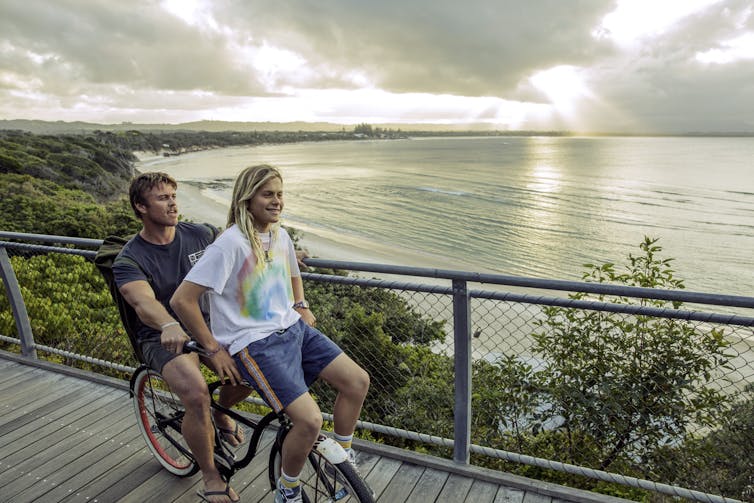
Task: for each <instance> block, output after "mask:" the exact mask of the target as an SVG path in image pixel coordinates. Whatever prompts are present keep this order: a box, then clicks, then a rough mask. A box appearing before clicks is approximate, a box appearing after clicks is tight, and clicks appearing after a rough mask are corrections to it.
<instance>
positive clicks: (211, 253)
mask: <svg viewBox="0 0 754 503" xmlns="http://www.w3.org/2000/svg"><path fill="white" fill-rule="evenodd" d="M283 206H284V205H283V177H282V176H281V174H280V172H279V171H278V170H277V169H276V168H274V167H272V166H268V165H260V166H253V167H249V168H246V169H244V170H243V171H242V172H241V173H240V174H239V175H238V178H237V179H236V182H235V186H234V188H233V197H232V202H231V208H230V211H229V214H228V223H227V228H226V230H225V231H224V232H223V234H222V235H220V236H219V237H218V238H217V240H215V242H214V243H213V244H212V245H210V246H209V247H207V249H206V251H205V253H204V255H203V256H202V258H201V259H200V260H199V262H197V264H196V265H195V266H194V267H193V268H192V269H191V271H190V272H189V274H188V275H187V276H186V278H185V279H184V281H183V283H182V284H181V285H180V286H179V287H178V289H177V290H176V292H175V295H173V298H172V300H171V301H170V304H171V306H172V307H173V309H174V310H175V312H176V313H177V314H178V316H179V317H180V318H181V320H182V321H183V323H184V324H185V325H186V326H187V327H188V329H189V330H190V331H191V333H192V334H193V335H194V337H195V338H196V339H197V340H198V341H199V342H200V343H201V344H202V345H204V347H205V348H206V349H207V350H208V351H209V352H210V353H215V352H216V353H215V355H214V356H213V360H214V361H215V364H216V365H217V366H219V367H220V368H222V369H224V371H225V372H226V374H227V375H228V376H229V378H230V380H231V382H233V383H236V382H239V381H240V380H241V379H245V380H246V381H248V382H249V383H250V384H252V385H253V386H254V387H255V389H256V390H257V391H258V392H259V393H260V395H261V396H262V397H263V398H264V399H265V401H266V402H267V403H268V404H269V405H270V406H271V407H272V408H273V409H274V410H276V411H281V410H282V411H285V412H286V414H287V415H288V416H289V417H290V418H291V420H292V422H293V428H292V429H291V432H290V433H289V434H288V436H287V437H286V439H285V443H284V444H283V449H282V451H283V452H282V470H281V471H282V475H281V477H280V479H279V480H278V490H277V492H276V493H275V502H276V503H284V502H296V501H302V499H301V488H300V482H299V474H300V473H301V470H302V469H303V466H304V463H305V462H306V456H307V453H308V452H309V451H310V450H311V448H312V447H313V445H314V442H315V441H316V439H317V435H318V434H319V432H320V430H321V428H322V415H321V412H320V409H319V407H318V406H317V404H316V402H315V401H314V399H313V398H312V397H311V395H310V394H309V391H308V389H309V386H310V385H311V384H312V383H313V382H314V381H315V380H316V379H317V378H322V379H323V380H325V381H326V382H328V383H329V384H330V385H331V386H333V387H334V388H335V389H336V390H337V392H338V394H337V398H336V400H335V404H334V409H333V415H334V430H335V433H334V438H335V440H336V441H338V442H339V443H340V444H341V445H342V446H343V447H344V448H346V450H347V452H348V453H349V458H350V459H351V460H353V459H354V458H353V450H352V449H351V440H352V437H353V432H354V429H355V427H356V421H357V420H358V417H359V414H360V413H361V407H362V405H363V403H364V399H365V397H366V394H367V391H368V389H369V376H368V374H367V373H366V371H364V369H362V368H361V367H359V366H358V365H357V364H356V363H355V362H354V361H353V360H352V359H351V358H349V357H348V356H347V355H346V354H345V353H343V351H342V350H341V349H340V348H339V347H338V346H337V345H336V344H335V343H334V342H332V341H331V340H330V339H329V338H328V337H326V336H325V335H324V334H322V333H321V332H319V331H318V330H317V329H316V328H314V325H315V324H316V318H315V316H314V314H313V313H312V312H311V310H310V309H309V304H308V303H307V301H306V299H305V296H304V287H303V282H302V280H301V274H300V272H299V268H298V264H297V261H296V256H295V253H294V247H293V242H292V241H291V238H290V237H289V235H288V233H287V232H286V231H285V229H283V228H281V227H280V217H281V213H282V211H283ZM205 292H209V302H210V312H211V314H212V316H211V324H212V327H211V330H210V327H208V326H207V324H206V322H205V319H204V317H203V316H202V314H201V311H200V308H199V300H200V298H201V297H202V296H203V295H204V294H205Z"/></svg>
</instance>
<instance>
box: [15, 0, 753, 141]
mask: <svg viewBox="0 0 754 503" xmlns="http://www.w3.org/2000/svg"><path fill="white" fill-rule="evenodd" d="M0 119H43V120H62V121H76V120H82V121H89V122H98V123H119V122H123V121H132V122H138V123H180V122H188V121H194V120H205V119H206V120H223V121H252V122H257V121H273V122H287V121H311V122H315V121H327V122H336V123H343V124H356V123H361V122H368V123H371V124H379V123H392V124H395V123H440V124H456V123H485V124H488V125H489V126H490V127H491V128H495V129H514V130H515V129H535V130H536V129H568V130H572V131H584V132H586V131H606V132H687V131H697V132H719V131H754V7H753V5H752V2H751V0H317V1H315V0H290V1H280V0H164V1H158V0H128V1H117V0H23V1H22V0H0Z"/></svg>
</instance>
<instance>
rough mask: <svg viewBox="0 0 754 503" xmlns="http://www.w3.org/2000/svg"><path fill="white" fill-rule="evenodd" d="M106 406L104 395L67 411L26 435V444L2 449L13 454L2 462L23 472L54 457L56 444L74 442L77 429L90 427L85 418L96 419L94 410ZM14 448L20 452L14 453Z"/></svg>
mask: <svg viewBox="0 0 754 503" xmlns="http://www.w3.org/2000/svg"><path fill="white" fill-rule="evenodd" d="M110 402H112V399H110V398H108V397H107V395H105V394H99V396H97V397H96V398H93V399H92V400H90V401H88V402H86V403H84V404H82V405H81V406H79V407H78V408H76V409H74V410H71V411H70V412H69V413H68V414H67V415H66V416H64V417H61V418H58V419H56V420H54V421H52V422H49V423H47V424H46V425H44V426H42V427H40V428H38V429H37V430H36V431H35V432H34V434H33V435H29V437H30V440H29V441H28V442H27V443H26V445H25V446H23V445H21V444H20V443H19V442H16V443H14V444H8V445H7V446H6V448H4V449H3V450H4V451H6V452H7V451H11V450H12V449H13V448H16V449H17V450H15V451H13V452H9V453H8V454H7V455H5V456H4V458H3V461H4V463H5V464H7V465H10V466H12V467H13V468H14V469H16V470H23V469H24V468H25V467H26V466H28V465H29V464H30V463H35V462H37V460H38V459H44V458H45V457H46V456H49V455H51V454H50V453H55V452H56V451H57V449H58V446H57V444H58V443H59V442H64V443H71V442H75V441H77V440H78V439H77V438H75V437H71V436H70V435H71V434H73V433H74V432H75V431H76V430H77V429H80V428H84V427H85V426H87V425H89V424H90V422H91V420H92V419H90V418H89V417H87V416H91V417H95V418H98V417H100V415H99V414H98V413H97V408H98V407H100V406H104V405H106V404H107V403H110ZM116 403H117V402H116ZM18 447H22V448H20V449H18ZM52 455H54V454H52ZM6 478H7V477H6V474H5V473H0V487H3V486H4V481H5V480H6Z"/></svg>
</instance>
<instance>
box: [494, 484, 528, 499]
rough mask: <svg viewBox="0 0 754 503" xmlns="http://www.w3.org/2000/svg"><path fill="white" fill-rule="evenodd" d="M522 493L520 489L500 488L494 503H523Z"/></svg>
mask: <svg viewBox="0 0 754 503" xmlns="http://www.w3.org/2000/svg"><path fill="white" fill-rule="evenodd" d="M524 494H525V493H524V491H522V490H520V489H511V488H510V487H500V488H499V489H498V490H497V496H495V503H523V501H524Z"/></svg>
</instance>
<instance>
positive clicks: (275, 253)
mask: <svg viewBox="0 0 754 503" xmlns="http://www.w3.org/2000/svg"><path fill="white" fill-rule="evenodd" d="M261 238H262V245H263V248H267V247H268V246H269V234H267V233H265V234H263V235H262V236H261ZM267 258H268V260H269V262H267V264H266V267H265V268H260V267H258V266H257V263H256V258H255V257H254V253H253V252H252V250H251V245H250V244H249V241H248V240H247V239H246V237H245V236H244V235H243V234H242V233H241V231H240V230H239V229H238V227H237V226H236V225H232V226H231V227H229V228H228V229H226V230H225V231H224V232H223V233H222V234H220V236H218V238H217V239H216V240H215V241H214V243H212V244H211V245H209V246H208V247H207V249H206V250H205V252H204V255H203V256H202V258H201V259H199V261H198V262H197V263H196V264H195V265H194V267H192V268H191V270H190V271H189V273H188V274H187V275H186V278H185V279H186V281H190V282H192V283H195V284H197V285H201V286H204V287H207V288H208V289H209V290H208V293H209V301H210V320H211V322H210V323H211V327H210V329H211V330H212V334H213V335H214V336H215V339H217V342H219V343H220V344H222V345H223V346H225V347H226V348H227V349H228V352H229V353H230V354H231V355H233V354H236V353H238V352H239V351H241V350H242V349H243V348H245V347H246V346H247V345H249V344H250V343H251V342H254V341H257V340H260V339H264V338H265V337H267V336H269V335H270V334H272V333H273V332H275V331H277V330H284V329H286V328H288V327H290V326H291V325H293V324H294V323H296V322H297V321H298V319H299V318H300V316H299V314H298V313H297V312H296V311H295V310H294V309H293V300H294V299H293V287H292V286H291V276H301V272H300V271H299V268H298V262H297V261H296V252H295V250H294V248H293V241H291V237H290V236H289V235H288V233H287V232H286V231H285V229H283V228H280V229H278V231H277V237H276V238H275V239H273V243H272V246H271V247H270V248H269V251H268V254H267Z"/></svg>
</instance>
